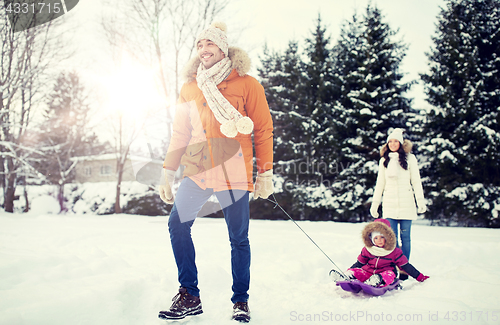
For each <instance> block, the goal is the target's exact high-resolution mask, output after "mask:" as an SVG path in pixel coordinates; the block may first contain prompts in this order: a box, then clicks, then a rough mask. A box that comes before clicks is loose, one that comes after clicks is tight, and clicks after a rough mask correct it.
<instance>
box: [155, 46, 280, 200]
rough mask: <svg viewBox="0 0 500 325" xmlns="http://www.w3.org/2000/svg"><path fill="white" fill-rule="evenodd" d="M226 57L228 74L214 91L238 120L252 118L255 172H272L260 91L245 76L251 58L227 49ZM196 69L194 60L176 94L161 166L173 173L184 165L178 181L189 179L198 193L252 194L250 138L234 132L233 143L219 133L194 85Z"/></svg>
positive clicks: (267, 118) (268, 117)
mask: <svg viewBox="0 0 500 325" xmlns="http://www.w3.org/2000/svg"><path fill="white" fill-rule="evenodd" d="M229 58H230V59H231V62H232V65H233V70H232V72H231V73H230V75H229V76H228V77H227V78H226V79H225V80H224V81H222V82H221V83H220V84H219V85H218V89H219V91H220V92H221V93H222V95H223V96H224V97H225V98H226V99H227V100H228V101H229V102H230V103H231V105H233V106H234V107H235V108H236V109H237V110H238V111H239V112H240V113H241V114H242V115H243V116H248V117H250V119H252V121H253V123H254V131H253V140H254V144H255V156H256V158H257V159H256V164H257V171H258V172H259V173H262V172H264V171H266V170H269V169H271V168H273V166H272V165H273V122H272V119H271V114H270V112H269V106H268V104H267V100H266V96H265V93H264V88H263V87H262V85H260V83H259V82H258V81H257V80H256V79H255V78H253V77H251V76H249V75H247V74H246V73H247V72H248V70H249V68H250V64H249V63H250V59H249V58H248V55H247V54H246V53H245V52H244V51H243V50H241V49H238V48H229ZM199 64H200V61H199V59H198V58H197V57H196V58H194V59H192V60H191V61H190V62H189V63H188V66H187V70H185V73H186V77H187V82H186V83H185V84H184V85H183V86H182V89H181V93H180V97H179V105H178V106H177V110H176V113H175V118H174V126H173V134H172V139H171V141H170V145H169V148H168V152H167V155H166V157H165V161H164V164H163V167H164V168H166V169H170V170H177V168H178V167H179V165H184V166H185V169H184V175H183V177H189V178H191V179H192V180H193V181H194V182H196V184H198V186H200V188H202V189H206V188H212V189H214V191H216V192H218V191H224V190H228V189H239V190H248V191H250V192H252V191H253V147H252V136H251V135H250V134H248V135H245V134H241V133H238V135H237V136H236V137H235V138H227V137H225V136H224V135H223V134H222V133H221V132H220V123H219V122H218V121H217V119H216V118H215V116H214V114H213V113H212V111H211V109H210V108H209V107H208V104H207V102H206V99H205V97H204V96H203V93H202V91H201V90H200V89H199V88H198V84H197V82H196V69H197V68H198V66H199Z"/></svg>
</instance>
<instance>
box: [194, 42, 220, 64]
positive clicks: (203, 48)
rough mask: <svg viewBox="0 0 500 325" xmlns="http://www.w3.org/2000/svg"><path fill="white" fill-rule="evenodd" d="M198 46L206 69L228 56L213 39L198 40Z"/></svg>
mask: <svg viewBox="0 0 500 325" xmlns="http://www.w3.org/2000/svg"><path fill="white" fill-rule="evenodd" d="M197 47H198V57H199V58H200V60H201V63H203V65H204V66H205V68H206V69H210V68H211V67H212V66H213V65H214V64H216V63H217V62H219V61H220V60H222V59H223V58H225V57H226V55H225V54H224V52H222V51H221V49H220V48H219V47H218V46H217V45H215V43H214V42H212V41H211V40H207V39H202V40H200V41H199V42H198V44H197Z"/></svg>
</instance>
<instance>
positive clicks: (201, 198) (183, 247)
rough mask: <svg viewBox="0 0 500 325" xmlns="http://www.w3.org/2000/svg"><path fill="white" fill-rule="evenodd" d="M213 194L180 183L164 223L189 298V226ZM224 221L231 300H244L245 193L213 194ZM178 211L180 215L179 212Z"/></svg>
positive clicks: (192, 273)
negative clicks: (227, 246)
mask: <svg viewBox="0 0 500 325" xmlns="http://www.w3.org/2000/svg"><path fill="white" fill-rule="evenodd" d="M212 194H214V191H213V190H212V189H208V188H207V189H206V190H203V189H201V188H200V187H199V186H198V185H196V183H195V182H193V181H192V180H191V179H189V178H187V177H186V178H184V180H183V181H182V183H181V185H180V187H179V190H178V191H177V195H176V197H175V203H174V206H173V208H172V211H171V213H170V218H169V220H168V228H169V232H170V242H171V243H172V249H173V251H174V257H175V262H176V263H177V269H178V276H179V283H180V285H181V287H184V288H186V289H187V291H188V292H189V293H190V294H192V295H193V296H199V295H200V290H199V289H198V271H197V269H196V264H195V249H194V245H193V240H192V238H191V226H192V225H193V223H194V220H195V218H196V215H197V214H198V212H199V211H200V210H201V208H202V206H203V204H205V202H206V201H207V200H208V199H209V198H210V196H211V195H212ZM215 195H216V197H217V199H218V200H219V203H220V205H221V207H222V212H223V213H224V218H225V220H226V224H227V228H228V232H229V240H230V243H231V269H232V274H233V286H232V289H233V296H232V298H231V301H232V302H233V303H236V302H246V301H248V293H247V292H248V288H249V285H250V243H249V240H248V225H249V220H250V209H249V205H248V198H249V192H248V191H243V190H228V191H223V192H215ZM179 211H182V212H179Z"/></svg>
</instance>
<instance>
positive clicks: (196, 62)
mask: <svg viewBox="0 0 500 325" xmlns="http://www.w3.org/2000/svg"><path fill="white" fill-rule="evenodd" d="M228 56H229V59H230V60H231V64H232V66H231V68H232V69H236V72H238V75H240V76H241V77H243V76H245V75H246V74H247V73H248V72H249V71H250V67H251V61H250V57H249V56H248V54H247V52H245V51H244V50H242V49H240V48H239V47H229V55H228ZM200 63H201V61H200V58H199V57H198V55H196V56H195V57H194V58H192V59H191V60H189V61H188V63H187V64H186V66H185V67H184V69H183V72H182V76H183V77H184V80H185V81H186V82H192V81H194V80H196V72H197V71H198V67H199V66H200Z"/></svg>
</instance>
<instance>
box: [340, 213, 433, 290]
mask: <svg viewBox="0 0 500 325" xmlns="http://www.w3.org/2000/svg"><path fill="white" fill-rule="evenodd" d="M361 236H362V238H363V242H364V244H365V247H363V249H362V250H361V254H359V256H358V260H357V262H356V263H354V265H352V266H351V267H350V268H349V269H348V270H347V271H346V272H344V274H341V273H339V272H337V271H335V270H331V271H330V276H331V277H332V279H333V280H334V281H335V282H337V281H341V280H349V279H353V280H354V279H357V280H359V281H361V282H365V283H366V284H369V285H372V286H374V287H385V286H388V285H390V284H392V283H393V281H394V280H395V279H396V277H397V273H398V267H399V268H400V269H402V270H403V271H405V272H406V273H408V274H409V275H410V276H412V277H414V278H415V279H417V281H419V282H423V281H425V280H426V279H428V278H429V277H428V276H425V275H423V274H422V273H420V272H419V271H418V270H417V269H416V268H415V267H413V265H411V264H410V263H409V262H408V259H407V258H406V257H405V256H404V255H403V251H402V250H401V249H400V248H398V247H396V235H395V234H394V231H392V229H391V225H390V223H389V221H388V220H387V219H376V220H375V221H374V222H371V223H369V224H367V225H366V227H365V228H364V229H363V231H362V232H361ZM346 276H347V277H348V278H346Z"/></svg>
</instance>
